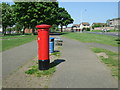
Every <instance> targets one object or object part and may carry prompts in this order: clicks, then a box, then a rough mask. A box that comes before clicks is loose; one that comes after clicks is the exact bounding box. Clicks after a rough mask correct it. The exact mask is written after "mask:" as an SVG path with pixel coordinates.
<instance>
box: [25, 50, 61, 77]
mask: <svg viewBox="0 0 120 90" xmlns="http://www.w3.org/2000/svg"><path fill="white" fill-rule="evenodd" d="M58 49H60V48H58ZM50 55H51V56H55V57H56V58H59V57H60V55H61V53H60V52H54V53H51V54H50ZM57 64H58V63H57V62H54V63H50V68H49V69H48V70H39V69H38V62H36V61H35V65H33V66H31V67H30V68H29V69H28V70H27V71H25V73H26V74H29V75H34V76H37V77H41V76H50V75H53V73H54V72H55V71H56V68H55V66H56V65H57Z"/></svg>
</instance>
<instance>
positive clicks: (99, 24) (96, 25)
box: [92, 23, 107, 29]
mask: <svg viewBox="0 0 120 90" xmlns="http://www.w3.org/2000/svg"><path fill="white" fill-rule="evenodd" d="M105 26H107V24H106V23H95V24H93V25H92V28H93V29H94V28H95V27H105Z"/></svg>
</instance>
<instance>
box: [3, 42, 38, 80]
mask: <svg viewBox="0 0 120 90" xmlns="http://www.w3.org/2000/svg"><path fill="white" fill-rule="evenodd" d="M36 56H37V41H32V42H30V43H27V44H24V45H21V46H18V47H15V48H12V49H9V50H7V51H4V52H2V77H3V78H6V77H7V76H9V75H10V74H11V73H13V72H14V71H16V70H17V69H18V68H20V66H22V65H24V64H25V63H27V62H28V61H29V60H33V58H35V57H36Z"/></svg>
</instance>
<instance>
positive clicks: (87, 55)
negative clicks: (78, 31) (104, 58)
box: [49, 38, 118, 88]
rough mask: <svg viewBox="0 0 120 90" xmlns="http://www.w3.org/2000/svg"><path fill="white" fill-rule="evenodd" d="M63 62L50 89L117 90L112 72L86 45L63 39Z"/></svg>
mask: <svg viewBox="0 0 120 90" xmlns="http://www.w3.org/2000/svg"><path fill="white" fill-rule="evenodd" d="M63 41H64V44H63V48H62V51H61V53H62V54H61V58H60V60H61V61H64V62H61V63H60V64H59V65H58V66H57V71H56V72H55V73H54V75H53V77H52V78H51V80H50V82H49V88H117V87H118V81H117V80H116V79H115V78H113V77H112V75H111V71H110V70H109V69H108V68H107V67H106V65H105V64H103V63H101V62H100V60H99V59H98V57H97V56H96V55H95V53H93V52H92V51H91V50H90V49H89V48H88V47H87V46H86V45H85V44H84V43H81V42H78V41H77V40H71V39H67V38H63Z"/></svg>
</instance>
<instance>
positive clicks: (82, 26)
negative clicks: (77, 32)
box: [80, 22, 90, 30]
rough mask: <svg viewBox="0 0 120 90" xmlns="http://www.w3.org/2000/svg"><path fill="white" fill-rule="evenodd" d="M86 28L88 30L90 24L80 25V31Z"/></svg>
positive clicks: (83, 23)
mask: <svg viewBox="0 0 120 90" xmlns="http://www.w3.org/2000/svg"><path fill="white" fill-rule="evenodd" d="M86 28H90V24H89V23H88V22H82V23H81V24H80V29H81V30H83V29H86Z"/></svg>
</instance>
